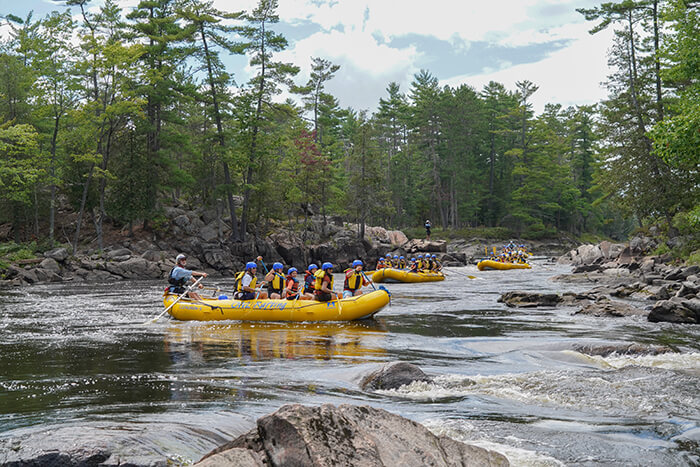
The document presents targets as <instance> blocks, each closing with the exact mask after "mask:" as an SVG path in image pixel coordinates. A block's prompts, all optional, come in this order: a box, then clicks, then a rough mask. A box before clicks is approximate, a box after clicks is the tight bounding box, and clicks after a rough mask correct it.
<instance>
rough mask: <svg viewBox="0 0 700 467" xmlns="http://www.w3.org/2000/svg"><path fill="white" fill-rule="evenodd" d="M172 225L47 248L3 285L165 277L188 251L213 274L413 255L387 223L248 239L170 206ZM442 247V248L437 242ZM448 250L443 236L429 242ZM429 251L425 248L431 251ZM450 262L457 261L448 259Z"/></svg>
mask: <svg viewBox="0 0 700 467" xmlns="http://www.w3.org/2000/svg"><path fill="white" fill-rule="evenodd" d="M163 212H164V215H165V218H166V219H167V224H166V225H165V226H164V227H163V226H161V227H159V229H158V230H156V231H155V232H153V233H151V234H150V235H147V236H145V235H142V236H141V237H140V238H138V239H131V238H127V237H122V240H121V241H120V242H119V243H117V244H114V245H110V246H108V247H106V248H105V249H104V251H101V252H92V253H86V252H81V253H79V254H76V255H75V257H71V256H70V254H69V252H68V250H67V249H66V248H56V249H53V250H51V251H47V252H46V253H44V258H43V259H37V260H36V261H33V260H32V261H31V262H28V263H25V264H20V265H13V266H10V267H9V268H8V269H7V270H5V271H0V274H1V275H2V276H4V277H2V276H0V277H2V279H3V280H0V285H17V286H21V285H28V284H34V283H40V282H52V281H53V282H60V281H76V282H77V281H115V280H120V279H163V278H165V277H166V276H167V273H168V272H169V271H170V270H171V268H172V267H173V265H174V259H175V256H176V255H177V254H178V253H185V254H187V256H188V267H189V268H191V269H199V270H205V271H207V272H208V273H209V274H210V275H217V274H221V275H225V276H230V275H232V274H233V273H234V272H235V271H239V270H240V269H241V268H242V267H243V265H244V264H245V263H246V262H247V261H250V260H251V259H253V258H255V257H257V256H262V257H263V258H264V261H265V262H266V263H272V262H274V261H281V262H283V263H284V264H285V265H287V266H296V267H297V268H304V269H305V268H306V266H307V265H308V264H309V263H318V264H320V263H322V262H325V261H330V262H332V263H334V264H336V265H338V266H339V267H340V268H344V267H346V265H348V264H349V263H351V262H352V261H353V260H355V259H362V260H364V261H366V262H367V263H368V264H369V265H373V264H375V263H376V260H377V259H378V258H379V256H383V255H386V254H387V253H388V252H390V251H393V252H394V254H399V255H405V254H408V253H407V251H406V250H405V249H403V246H404V245H405V244H406V243H408V239H407V238H406V236H405V235H404V234H403V232H400V231H397V230H386V229H384V228H382V227H369V226H368V227H367V229H366V235H365V238H358V235H357V232H358V229H357V226H354V225H351V224H343V222H342V221H340V220H338V219H333V222H326V221H325V220H324V219H323V218H322V217H321V216H314V217H311V218H309V219H308V224H306V225H305V227H304V229H302V230H299V231H297V230H296V229H295V228H294V227H293V226H288V225H286V224H284V225H281V224H280V225H274V226H271V227H270V230H271V232H270V233H269V234H268V235H265V236H259V237H257V238H256V237H250V238H249V240H247V241H246V242H234V241H231V240H230V239H229V238H228V237H227V236H226V235H227V234H228V232H230V228H229V227H228V225H227V223H226V221H225V219H222V218H220V216H219V215H218V214H217V213H216V212H211V211H205V210H186V209H182V208H179V207H172V206H171V207H166V208H164V211H163ZM436 245H437V246H436ZM414 246H416V247H421V246H424V247H425V248H427V249H430V250H435V251H444V250H445V245H444V242H442V243H440V242H431V243H426V244H423V243H421V241H419V242H418V243H414ZM426 251H427V250H426ZM449 262H450V264H451V265H456V264H458V263H459V259H458V258H455V257H450V258H449Z"/></svg>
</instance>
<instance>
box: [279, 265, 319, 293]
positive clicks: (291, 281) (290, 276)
mask: <svg viewBox="0 0 700 467" xmlns="http://www.w3.org/2000/svg"><path fill="white" fill-rule="evenodd" d="M312 266H313V265H312ZM316 269H318V268H316ZM298 275H299V273H298V271H297V268H289V270H288V271H287V286H286V287H285V291H286V293H287V300H313V298H314V296H313V295H311V294H310V293H305V292H304V291H305V290H307V289H306V287H303V289H302V290H299V284H300V283H301V279H297V276H298ZM304 284H305V285H306V282H304ZM312 287H313V286H312Z"/></svg>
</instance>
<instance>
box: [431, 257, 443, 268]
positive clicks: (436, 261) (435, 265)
mask: <svg viewBox="0 0 700 467" xmlns="http://www.w3.org/2000/svg"><path fill="white" fill-rule="evenodd" d="M432 258H433V266H434V267H435V271H437V272H440V271H442V263H441V262H440V260H439V259H438V258H437V256H435V255H433V256H432Z"/></svg>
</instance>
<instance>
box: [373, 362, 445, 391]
mask: <svg viewBox="0 0 700 467" xmlns="http://www.w3.org/2000/svg"><path fill="white" fill-rule="evenodd" d="M431 380H432V378H430V377H429V376H428V375H426V374H425V373H423V370H421V369H420V368H418V367H417V366H416V365H413V364H411V363H408V362H398V363H391V364H387V365H383V366H382V367H381V368H379V369H378V370H376V371H373V372H371V373H369V374H368V375H366V376H364V377H363V378H362V380H361V381H360V389H362V390H363V391H376V390H377V389H398V388H400V387H401V386H404V385H407V384H411V383H412V382H414V381H431Z"/></svg>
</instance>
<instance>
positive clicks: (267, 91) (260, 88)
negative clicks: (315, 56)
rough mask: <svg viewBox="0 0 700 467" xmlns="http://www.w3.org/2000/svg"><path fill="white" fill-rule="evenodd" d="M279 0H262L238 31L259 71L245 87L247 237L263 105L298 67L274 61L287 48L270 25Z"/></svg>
mask: <svg viewBox="0 0 700 467" xmlns="http://www.w3.org/2000/svg"><path fill="white" fill-rule="evenodd" d="M277 6H278V4H277V0H260V2H259V3H258V6H257V7H256V8H255V9H254V10H253V11H252V12H251V13H250V14H246V15H244V16H243V19H244V20H245V21H246V22H247V25H245V26H241V27H240V28H238V32H239V34H240V35H241V36H242V37H243V38H244V39H245V40H246V41H247V42H246V43H245V44H244V45H243V48H242V50H243V51H245V52H246V53H248V54H250V65H251V67H253V68H255V70H256V74H255V76H253V78H252V79H251V80H250V82H249V83H248V89H247V90H246V91H245V92H247V93H248V94H250V95H251V97H252V99H251V101H252V102H251V103H252V104H253V106H254V110H253V114H252V115H251V119H250V120H249V121H248V122H246V123H247V124H246V125H245V126H244V128H245V129H246V132H247V135H246V138H245V142H246V146H247V153H248V164H247V169H246V172H245V177H244V183H245V189H244V191H243V214H242V215H241V239H244V238H245V234H246V229H247V227H248V215H249V212H248V211H249V209H250V195H251V188H252V186H253V181H254V175H255V164H256V162H257V161H259V159H260V158H261V157H262V154H261V153H263V152H264V149H263V148H262V147H261V145H260V144H259V141H258V138H259V133H260V129H261V126H262V123H263V111H264V108H263V106H269V105H271V101H272V97H273V96H274V95H276V94H279V93H280V92H281V88H280V86H288V87H289V86H292V84H293V83H292V81H291V79H292V77H293V76H294V75H296V74H297V73H298V72H299V68H298V67H296V66H294V65H291V64H289V63H282V62H275V61H273V59H272V54H273V53H274V52H280V51H282V50H284V49H286V48H287V39H285V38H284V36H282V35H281V34H278V33H276V32H274V31H272V30H270V29H269V27H270V25H272V24H275V23H277V22H279V17H278V16H277V13H276V10H277Z"/></svg>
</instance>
